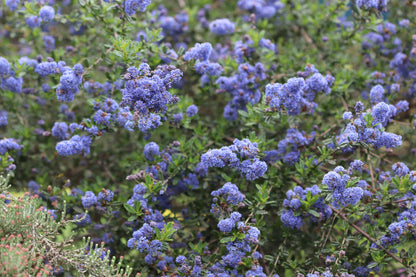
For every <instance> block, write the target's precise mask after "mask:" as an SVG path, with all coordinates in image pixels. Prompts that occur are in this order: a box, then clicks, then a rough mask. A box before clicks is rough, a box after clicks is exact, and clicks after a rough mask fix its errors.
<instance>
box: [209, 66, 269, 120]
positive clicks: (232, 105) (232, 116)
mask: <svg viewBox="0 0 416 277" xmlns="http://www.w3.org/2000/svg"><path fill="white" fill-rule="evenodd" d="M265 72H266V69H265V68H264V65H263V64H261V63H256V64H255V65H254V66H253V65H250V64H248V63H242V64H240V65H239V66H238V72H237V73H236V74H235V75H233V76H231V77H225V76H220V77H219V78H218V79H217V81H216V83H217V84H218V87H219V90H220V91H223V92H228V93H230V94H231V96H232V97H233V98H232V100H231V101H230V102H228V104H227V105H226V106H225V108H224V114H223V115H224V117H225V118H226V119H228V120H230V121H234V120H236V119H237V117H238V110H247V108H246V106H247V105H248V104H252V105H254V104H256V103H258V102H259V101H260V98H261V93H260V91H259V89H258V88H259V83H258V82H259V81H261V80H265V79H266V74H265Z"/></svg>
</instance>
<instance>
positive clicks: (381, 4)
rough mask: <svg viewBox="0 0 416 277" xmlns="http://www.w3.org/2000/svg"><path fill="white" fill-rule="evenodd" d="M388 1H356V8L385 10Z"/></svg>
mask: <svg viewBox="0 0 416 277" xmlns="http://www.w3.org/2000/svg"><path fill="white" fill-rule="evenodd" d="M388 1H389V0H356V4H357V7H359V8H363V9H376V10H379V11H386V10H387V2H388Z"/></svg>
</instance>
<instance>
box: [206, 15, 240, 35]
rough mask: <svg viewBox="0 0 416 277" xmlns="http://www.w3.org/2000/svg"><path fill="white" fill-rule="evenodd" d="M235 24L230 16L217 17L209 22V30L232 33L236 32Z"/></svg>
mask: <svg viewBox="0 0 416 277" xmlns="http://www.w3.org/2000/svg"><path fill="white" fill-rule="evenodd" d="M234 28H235V24H234V22H231V21H230V20H229V19H228V18H222V19H216V20H214V21H212V22H211V23H210V24H209V30H210V31H211V33H213V34H216V35H230V34H232V33H234Z"/></svg>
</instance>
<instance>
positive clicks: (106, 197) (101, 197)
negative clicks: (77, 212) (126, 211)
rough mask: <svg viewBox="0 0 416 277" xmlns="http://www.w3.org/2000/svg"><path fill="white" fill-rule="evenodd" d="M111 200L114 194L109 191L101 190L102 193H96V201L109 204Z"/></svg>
mask: <svg viewBox="0 0 416 277" xmlns="http://www.w3.org/2000/svg"><path fill="white" fill-rule="evenodd" d="M113 198H114V192H112V191H111V190H109V189H102V191H100V192H99V193H98V197H97V200H98V201H106V202H110V201H111V200H113Z"/></svg>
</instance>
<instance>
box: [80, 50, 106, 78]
mask: <svg viewBox="0 0 416 277" xmlns="http://www.w3.org/2000/svg"><path fill="white" fill-rule="evenodd" d="M113 49H114V48H113V46H111V47H110V48H108V49H107V51H105V53H104V55H107V54H108V53H110V51H112V50H113ZM101 60H102V58H101V57H99V58H98V59H97V60H96V61H95V62H94V63H93V64H92V65H90V66H89V67H88V68H87V69H85V71H84V73H82V75H81V77H84V75H85V74H87V73H88V71H90V70H91V69H92V68H93V67H94V65H97V64H98V63H99V62H100V61H101Z"/></svg>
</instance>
